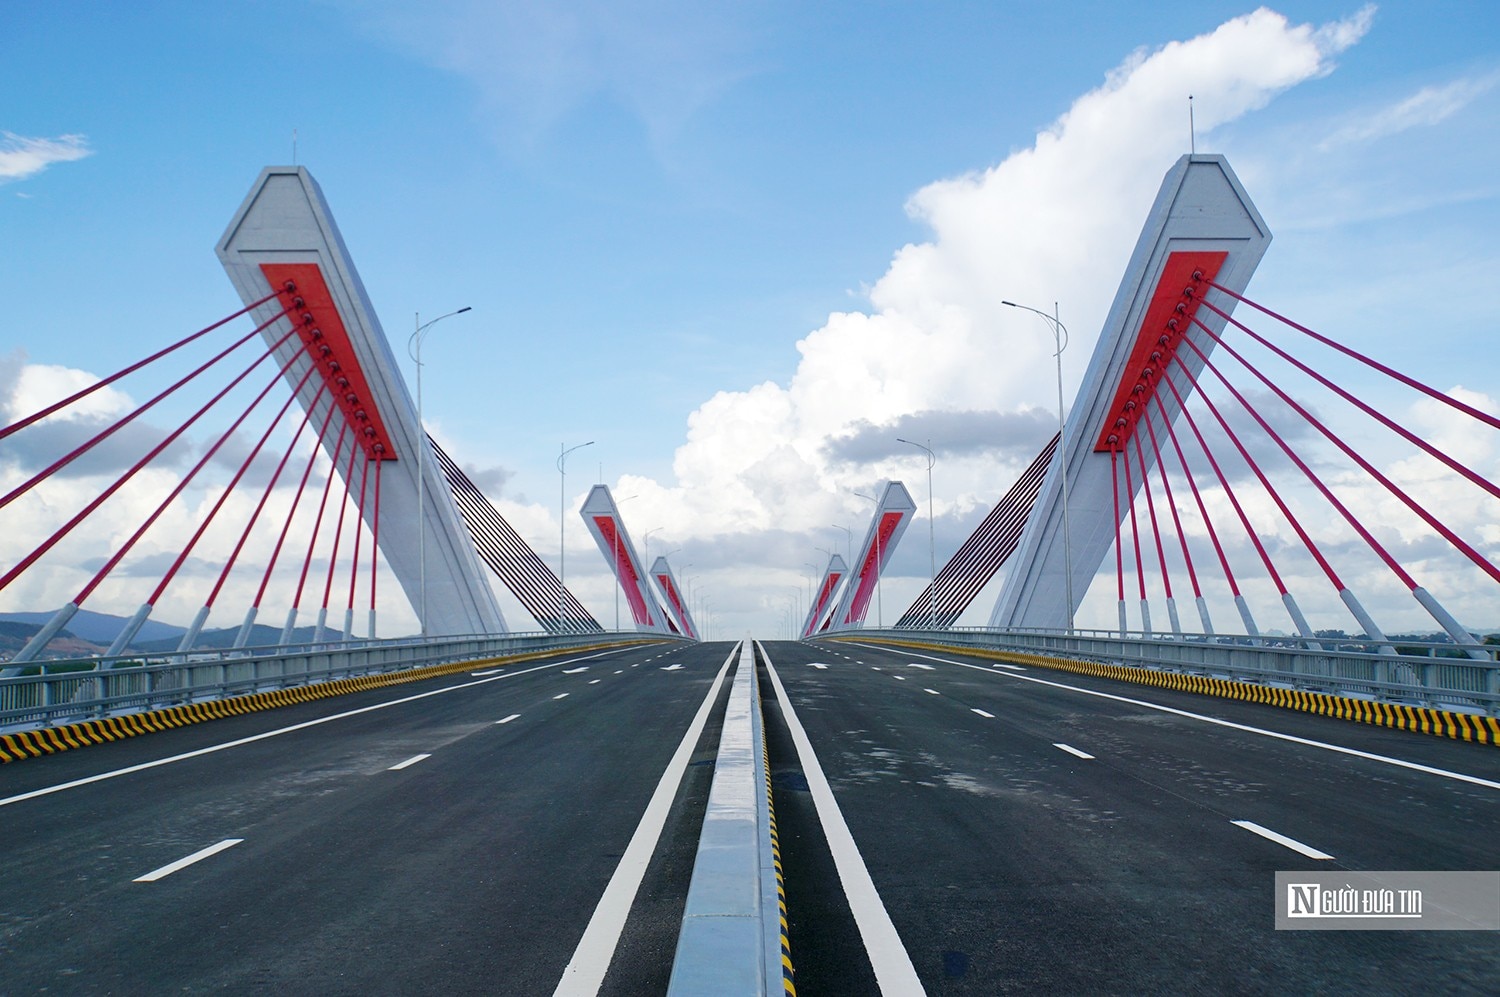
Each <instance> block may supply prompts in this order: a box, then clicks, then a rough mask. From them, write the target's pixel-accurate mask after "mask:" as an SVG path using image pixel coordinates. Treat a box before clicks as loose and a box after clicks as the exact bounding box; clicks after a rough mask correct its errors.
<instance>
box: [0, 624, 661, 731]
mask: <svg viewBox="0 0 1500 997" xmlns="http://www.w3.org/2000/svg"><path fill="white" fill-rule="evenodd" d="M643 637H644V638H647V639H653V638H655V639H673V638H665V637H663V638H657V636H656V635H652V634H639V633H609V632H605V633H597V632H596V633H585V634H567V635H564V636H555V635H551V634H507V635H505V636H503V637H496V636H485V635H472V636H464V637H444V638H439V639H435V640H434V639H428V640H425V641H424V640H423V639H422V638H420V637H416V638H412V637H406V638H400V639H396V640H365V641H348V642H341V643H321V644H305V645H296V646H285V647H282V646H276V647H248V648H238V649H235V650H225V651H193V652H187V653H174V654H152V655H141V654H133V655H121V656H118V657H113V658H78V659H69V660H53V661H36V662H29V663H28V664H27V665H26V666H25V668H24V671H25V672H27V673H31V674H21V675H13V676H5V677H0V730H7V729H25V728H32V727H46V726H55V725H58V724H64V723H72V722H75V721H78V720H91V719H99V718H103V717H108V716H114V715H119V714H123V713H139V712H142V711H146V710H152V709H160V708H164V707H169V706H177V705H181V704H184V703H200V702H206V701H211V700H216V699H224V698H227V697H230V696H240V695H247V694H249V693H254V692H263V691H268V690H272V689H285V688H290V687H293V686H301V685H311V684H314V683H319V682H331V681H335V680H337V679H345V678H355V677H358V676H361V675H370V674H378V673H384V672H397V671H404V670H407V669H411V668H421V667H425V666H429V665H441V664H448V663H451V662H457V661H465V660H478V659H482V658H494V657H502V656H504V655H508V654H523V653H526V652H528V651H544V650H559V651H561V650H566V649H567V648H570V647H579V646H584V645H593V644H601V643H610V642H615V641H618V642H620V643H625V642H628V641H637V640H640V639H642V638H643Z"/></svg>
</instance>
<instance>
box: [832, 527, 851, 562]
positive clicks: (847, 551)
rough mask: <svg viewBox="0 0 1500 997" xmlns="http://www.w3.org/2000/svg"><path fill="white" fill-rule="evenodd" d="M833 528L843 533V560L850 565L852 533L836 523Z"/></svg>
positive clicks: (847, 528)
mask: <svg viewBox="0 0 1500 997" xmlns="http://www.w3.org/2000/svg"><path fill="white" fill-rule="evenodd" d="M833 528H834V529H835V530H843V531H844V559H845V560H847V561H849V562H851V563H852V562H853V561H854V531H853V530H851V529H849V527H847V526H840V525H839V524H838V523H834V524H833Z"/></svg>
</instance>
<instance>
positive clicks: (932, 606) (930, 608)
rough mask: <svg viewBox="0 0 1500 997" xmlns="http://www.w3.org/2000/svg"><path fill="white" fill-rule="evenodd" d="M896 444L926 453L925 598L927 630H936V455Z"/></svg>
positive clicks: (908, 444)
mask: <svg viewBox="0 0 1500 997" xmlns="http://www.w3.org/2000/svg"><path fill="white" fill-rule="evenodd" d="M896 442H897V443H905V444H906V445H907V446H913V447H916V448H918V449H919V450H925V451H926V452H927V559H928V561H929V562H931V567H932V586H931V587H930V588H929V589H928V590H927V596H928V599H927V628H928V629H929V630H936V629H937V545H936V543H935V542H934V540H933V525H932V523H933V520H932V465H934V464H936V463H937V454H935V453H933V452H932V447H930V446H924V445H923V444H921V443H916V442H913V441H912V440H903V439H902V438H901V437H899V436H898V437H896ZM927 442H928V443H931V442H932V441H931V440H928V441H927Z"/></svg>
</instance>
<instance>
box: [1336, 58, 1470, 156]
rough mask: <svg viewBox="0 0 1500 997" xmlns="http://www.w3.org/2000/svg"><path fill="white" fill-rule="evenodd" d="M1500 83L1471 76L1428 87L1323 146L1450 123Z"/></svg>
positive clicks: (1349, 126)
mask: <svg viewBox="0 0 1500 997" xmlns="http://www.w3.org/2000/svg"><path fill="white" fill-rule="evenodd" d="M1497 83H1500V74H1496V73H1490V74H1488V75H1485V76H1477V77H1468V78H1465V79H1461V80H1455V81H1454V82H1452V83H1449V84H1447V85H1446V86H1426V87H1422V88H1421V89H1420V90H1418V91H1417V92H1416V93H1414V94H1412V95H1411V96H1410V97H1407V98H1405V99H1403V100H1399V101H1397V102H1396V103H1394V104H1390V105H1387V106H1385V107H1382V108H1379V109H1378V110H1376V111H1374V112H1373V113H1370V114H1366V115H1364V116H1363V117H1361V118H1360V119H1359V120H1356V121H1353V122H1351V123H1349V124H1347V125H1345V126H1344V127H1342V128H1340V129H1339V130H1338V131H1336V132H1334V133H1333V134H1332V135H1330V136H1329V137H1328V138H1327V139H1325V140H1324V141H1323V143H1322V148H1323V150H1325V151H1326V150H1328V149H1332V148H1335V147H1336V146H1340V145H1348V144H1355V143H1361V142H1370V141H1373V140H1375V139H1381V138H1388V137H1389V136H1391V135H1398V134H1400V133H1401V132H1404V131H1409V130H1410V129H1413V128H1425V127H1430V126H1432V125H1436V124H1439V123H1440V122H1443V121H1446V120H1447V119H1448V118H1451V117H1452V116H1453V115H1455V114H1457V113H1458V112H1459V111H1461V110H1463V109H1464V108H1465V107H1467V106H1468V105H1469V104H1471V103H1473V102H1474V101H1475V100H1477V99H1478V98H1480V97H1482V96H1484V95H1485V94H1487V93H1489V92H1490V91H1491V90H1493V89H1494V88H1495V85H1496V84H1497Z"/></svg>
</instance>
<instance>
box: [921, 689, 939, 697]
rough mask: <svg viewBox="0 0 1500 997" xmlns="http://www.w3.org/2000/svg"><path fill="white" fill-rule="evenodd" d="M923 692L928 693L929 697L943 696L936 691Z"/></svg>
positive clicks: (926, 690)
mask: <svg viewBox="0 0 1500 997" xmlns="http://www.w3.org/2000/svg"><path fill="white" fill-rule="evenodd" d="M922 691H923V692H925V693H927V694H928V695H929V696H941V695H942V693H940V692H938V691H937V690H936V689H923V690H922Z"/></svg>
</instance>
